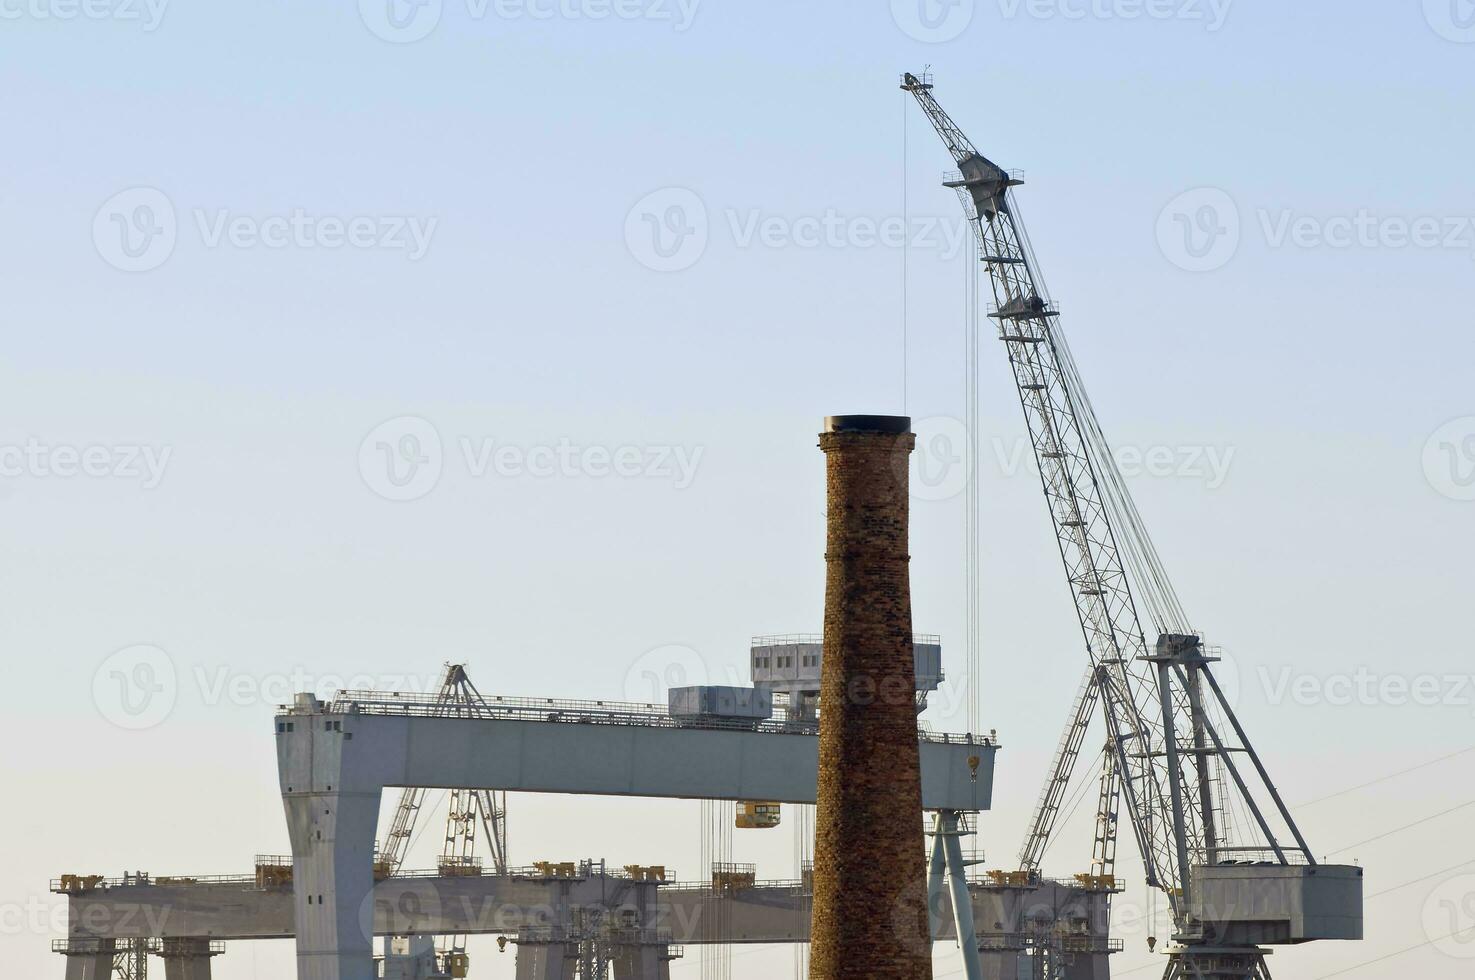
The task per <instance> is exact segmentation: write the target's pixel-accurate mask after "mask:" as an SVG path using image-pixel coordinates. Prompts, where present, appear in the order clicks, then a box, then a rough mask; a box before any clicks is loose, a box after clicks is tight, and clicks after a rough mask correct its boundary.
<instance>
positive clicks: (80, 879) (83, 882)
mask: <svg viewBox="0 0 1475 980" xmlns="http://www.w3.org/2000/svg"><path fill="white" fill-rule="evenodd" d="M103 880H104V879H103V876H102V875H62V876H61V887H60V888H58V889H57V890H58V891H61V892H65V893H66V894H68V895H80V894H82V893H83V892H90V891H96V890H97V888H98V887H99V886H100V885H101V884H102V883H103Z"/></svg>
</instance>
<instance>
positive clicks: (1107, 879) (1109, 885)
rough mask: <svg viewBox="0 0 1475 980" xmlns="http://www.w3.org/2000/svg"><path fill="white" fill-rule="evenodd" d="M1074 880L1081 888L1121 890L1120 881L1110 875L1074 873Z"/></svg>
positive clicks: (1106, 890) (1099, 890) (1102, 890)
mask: <svg viewBox="0 0 1475 980" xmlns="http://www.w3.org/2000/svg"><path fill="white" fill-rule="evenodd" d="M1076 882H1077V883H1079V884H1080V886H1081V887H1082V888H1085V889H1087V890H1088V891H1093V892H1115V891H1121V887H1120V883H1119V882H1118V881H1117V880H1116V878H1115V877H1114V876H1112V875H1093V874H1080V875H1076Z"/></svg>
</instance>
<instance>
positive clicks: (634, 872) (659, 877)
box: [625, 864, 666, 881]
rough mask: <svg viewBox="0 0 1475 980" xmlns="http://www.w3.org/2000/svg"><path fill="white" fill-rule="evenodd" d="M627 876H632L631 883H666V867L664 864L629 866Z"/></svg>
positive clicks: (626, 869) (627, 866)
mask: <svg viewBox="0 0 1475 980" xmlns="http://www.w3.org/2000/svg"><path fill="white" fill-rule="evenodd" d="M625 874H627V875H629V876H630V880H631V881H665V880H666V866H665V865H663V864H651V865H642V864H627V865H625Z"/></svg>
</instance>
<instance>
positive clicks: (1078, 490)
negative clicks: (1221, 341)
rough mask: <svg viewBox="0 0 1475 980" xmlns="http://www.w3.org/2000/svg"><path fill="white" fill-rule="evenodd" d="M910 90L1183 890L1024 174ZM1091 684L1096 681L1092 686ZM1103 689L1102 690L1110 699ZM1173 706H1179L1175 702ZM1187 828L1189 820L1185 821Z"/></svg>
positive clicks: (1142, 677)
mask: <svg viewBox="0 0 1475 980" xmlns="http://www.w3.org/2000/svg"><path fill="white" fill-rule="evenodd" d="M903 87H905V88H906V89H907V90H908V91H910V92H911V93H912V94H913V95H914V96H915V97H916V100H917V102H918V103H919V104H920V105H921V107H922V110H923V112H924V113H925V114H926V116H927V118H928V120H929V121H930V122H931V123H932V126H933V128H934V129H936V130H937V133H938V135H939V136H941V137H942V140H943V142H944V143H945V144H946V145H947V148H948V152H949V153H951V154H952V157H953V160H954V162H955V164H956V165H957V167H958V173H957V174H956V175H954V178H953V179H951V180H948V181H946V184H947V186H950V187H953V188H955V189H956V190H958V192H959V197H960V198H961V199H963V200H964V203H965V206H966V207H967V209H968V211H969V218H970V219H971V221H970V223H971V225H972V227H973V230H974V233H975V237H976V239H977V242H978V245H979V249H980V254H979V258H980V259H981V260H982V262H983V263H984V265H985V266H986V268H987V269H988V278H989V283H990V286H991V287H992V290H993V305H992V312H990V314H989V316H990V317H992V318H993V319H995V320H996V321H998V325H999V336H1000V339H1001V340H1002V341H1003V342H1004V344H1005V345H1006V347H1007V349H1008V357H1009V364H1010V367H1011V369H1012V371H1013V375H1014V381H1015V387H1016V389H1017V392H1018V395H1019V402H1020V406H1021V407H1022V408H1023V410H1024V415H1025V422H1026V425H1027V427H1028V429H1029V438H1030V443H1031V445H1032V448H1033V450H1034V455H1035V459H1036V461H1037V463H1038V467H1039V471H1040V478H1041V484H1042V487H1043V489H1044V493H1045V498H1046V501H1047V503H1048V505H1049V512H1050V517H1051V521H1052V524H1053V527H1054V530H1055V537H1056V541H1057V544H1058V546H1059V550H1060V557H1061V560H1062V561H1063V563H1064V566H1065V572H1066V578H1067V580H1068V582H1069V585H1070V591H1071V598H1072V601H1073V603H1074V605H1075V610H1076V616H1077V618H1078V620H1079V622H1080V626H1081V630H1082V632H1083V635H1084V638H1085V642H1086V651H1087V654H1088V655H1089V657H1090V660H1091V677H1090V679H1089V680H1088V682H1087V685H1086V690H1087V693H1086V694H1084V695H1083V702H1085V707H1086V708H1087V709H1088V710H1089V708H1090V707H1092V706H1093V705H1094V703H1095V702H1096V701H1097V700H1103V701H1105V702H1108V704H1107V705H1106V710H1105V715H1106V717H1107V719H1108V731H1109V732H1110V733H1111V738H1110V741H1111V743H1112V744H1113V745H1114V747H1115V750H1116V752H1117V755H1118V759H1117V763H1118V768H1119V772H1120V774H1121V778H1122V790H1123V793H1124V795H1125V796H1126V798H1127V801H1128V806H1129V807H1130V809H1131V810H1132V812H1133V813H1134V815H1135V818H1134V819H1133V820H1132V828H1133V831H1134V833H1135V834H1136V836H1137V839H1138V844H1139V847H1140V849H1141V851H1142V856H1143V860H1144V863H1145V865H1146V868H1147V874H1148V877H1149V880H1150V883H1151V884H1154V885H1159V886H1161V887H1163V888H1164V889H1165V890H1167V891H1168V892H1169V894H1170V895H1171V894H1173V893H1174V892H1177V893H1179V894H1181V889H1182V887H1183V879H1184V877H1186V875H1185V871H1186V869H1184V868H1183V867H1181V865H1180V862H1179V860H1178V848H1177V846H1176V843H1175V841H1174V838H1173V829H1174V828H1173V827H1172V826H1169V825H1168V824H1167V822H1165V821H1164V820H1163V819H1161V817H1162V815H1163V814H1164V812H1165V808H1164V806H1163V803H1162V801H1163V800H1166V799H1168V798H1169V797H1170V796H1171V790H1170V789H1169V788H1168V787H1167V786H1166V785H1164V783H1165V781H1164V780H1163V779H1162V778H1161V777H1160V774H1159V773H1158V772H1157V770H1156V768H1155V767H1154V765H1153V755H1154V753H1156V752H1158V751H1160V750H1161V748H1162V744H1163V725H1162V722H1161V721H1160V720H1156V716H1157V715H1158V713H1159V712H1160V710H1161V709H1160V706H1159V704H1158V701H1159V697H1158V690H1157V683H1156V679H1155V678H1154V676H1153V675H1152V672H1151V671H1150V670H1146V669H1144V666H1145V665H1144V663H1143V658H1145V657H1146V656H1147V652H1148V651H1147V644H1146V640H1145V638H1144V634H1143V630H1142V626H1141V624H1140V622H1139V621H1138V617H1137V608H1136V604H1135V602H1134V600H1133V596H1132V591H1131V588H1130V585H1129V582H1128V579H1127V573H1126V570H1125V567H1124V565H1123V562H1122V559H1121V557H1120V552H1119V549H1118V546H1117V541H1116V534H1115V531H1114V529H1113V527H1112V525H1111V522H1110V520H1109V518H1108V515H1107V509H1106V505H1105V503H1104V501H1103V494H1102V492H1101V489H1100V485H1099V480H1098V476H1097V473H1096V465H1097V460H1096V459H1094V458H1093V455H1092V453H1091V451H1090V448H1089V447H1088V444H1087V438H1086V435H1085V433H1084V431H1083V424H1082V421H1081V419H1080V412H1079V411H1078V409H1077V406H1076V404H1075V401H1076V399H1075V397H1074V391H1073V385H1072V384H1071V383H1070V381H1071V377H1070V374H1071V372H1069V371H1068V370H1067V367H1066V365H1065V362H1064V356H1063V352H1062V351H1061V350H1060V348H1059V346H1058V344H1057V334H1056V331H1055V330H1054V329H1052V321H1053V320H1054V319H1055V318H1056V317H1057V316H1058V312H1057V311H1056V310H1055V309H1054V308H1053V307H1052V305H1051V304H1050V303H1049V302H1048V301H1047V300H1046V299H1045V297H1044V295H1043V292H1044V291H1043V289H1042V288H1041V286H1040V285H1039V282H1038V277H1037V273H1036V270H1035V268H1034V262H1033V255H1032V251H1031V250H1030V248H1029V245H1028V241H1027V239H1025V237H1024V233H1023V229H1022V227H1020V226H1019V224H1018V223H1017V222H1016V221H1015V216H1014V207H1013V201H1012V194H1010V188H1012V187H1014V186H1016V185H1018V184H1020V183H1022V181H1021V180H1020V179H1019V178H1018V176H1017V174H1011V173H1010V172H1008V171H1005V170H1004V169H1002V168H1000V167H999V166H998V165H997V164H995V163H993V162H992V161H991V160H989V159H988V158H986V157H985V156H984V155H983V154H982V153H980V152H979V151H978V149H977V148H976V147H974V146H973V144H972V143H971V142H970V141H969V140H968V138H967V137H966V136H965V135H964V134H963V132H962V130H961V129H960V128H959V127H958V126H957V124H956V123H954V122H953V121H952V119H951V118H950V117H949V116H948V115H947V113H946V112H944V111H943V109H942V107H941V106H940V105H938V103H937V100H936V99H935V98H933V96H932V92H931V85H930V83H928V82H925V81H923V80H922V79H919V78H918V77H917V76H915V75H911V74H908V75H907V76H905V79H904V81H903ZM1093 689H1094V690H1093ZM1101 695H1105V697H1104V698H1102V697H1101ZM1174 707H1175V708H1176V707H1177V706H1176V705H1174ZM1088 720H1089V714H1084V715H1082V714H1078V715H1077V721H1078V723H1077V724H1073V725H1072V726H1071V729H1070V731H1069V732H1068V734H1067V739H1066V741H1065V742H1063V744H1062V748H1061V751H1060V754H1059V755H1058V757H1057V763H1058V764H1062V765H1064V766H1065V767H1066V768H1065V771H1064V772H1063V773H1061V774H1060V775H1063V776H1064V778H1063V779H1054V780H1052V781H1051V783H1050V784H1047V786H1046V790H1045V793H1044V795H1043V796H1042V799H1041V801H1040V804H1039V807H1038V808H1037V813H1036V819H1035V821H1034V828H1033V830H1032V831H1031V835H1030V839H1029V841H1028V842H1027V843H1026V847H1025V853H1024V855H1023V857H1024V863H1025V864H1026V866H1028V867H1034V866H1037V863H1038V860H1039V858H1040V856H1041V855H1042V853H1043V850H1044V847H1045V845H1046V844H1047V843H1048V840H1049V836H1050V832H1051V829H1052V828H1053V826H1054V822H1055V818H1056V816H1057V815H1058V812H1059V808H1060V803H1061V799H1062V798H1063V796H1064V793H1065V788H1066V787H1065V784H1066V783H1067V782H1068V781H1069V776H1070V771H1071V767H1073V765H1074V762H1075V759H1076V758H1077V757H1078V756H1079V750H1080V743H1079V739H1080V738H1081V737H1083V736H1084V729H1085V724H1086V722H1087V721H1088ZM1186 826H1187V824H1186V822H1185V827H1186Z"/></svg>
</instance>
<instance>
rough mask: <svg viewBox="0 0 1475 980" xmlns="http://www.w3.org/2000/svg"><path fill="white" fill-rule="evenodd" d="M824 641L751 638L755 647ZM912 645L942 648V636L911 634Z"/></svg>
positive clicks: (794, 636)
mask: <svg viewBox="0 0 1475 980" xmlns="http://www.w3.org/2000/svg"><path fill="white" fill-rule="evenodd" d="M824 641H825V637H824V634H823V633H774V634H771V635H769V636H755V637H753V643H752V645H753V646H755V647H791V646H799V645H809V644H814V643H819V644H822V643H824ZM912 643H914V644H916V645H917V646H942V636H941V634H938V633H913V634H912Z"/></svg>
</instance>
